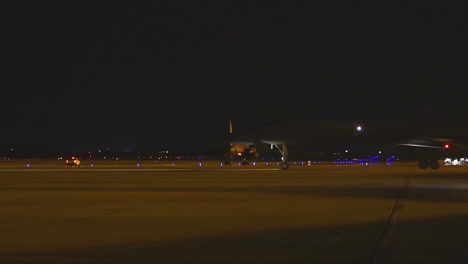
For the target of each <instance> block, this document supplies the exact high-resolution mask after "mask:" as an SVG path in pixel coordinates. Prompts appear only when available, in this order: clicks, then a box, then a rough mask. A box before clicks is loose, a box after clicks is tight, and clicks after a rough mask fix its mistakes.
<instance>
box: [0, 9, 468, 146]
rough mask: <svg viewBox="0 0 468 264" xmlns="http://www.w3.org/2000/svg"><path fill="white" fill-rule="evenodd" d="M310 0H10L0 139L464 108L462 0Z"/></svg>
mask: <svg viewBox="0 0 468 264" xmlns="http://www.w3.org/2000/svg"><path fill="white" fill-rule="evenodd" d="M64 2H66V3H64ZM317 2H319V1H307V2H305V1H304V2H303V1H283V2H282V3H283V4H278V3H279V1H245V2H244V1H7V3H6V4H3V6H4V7H2V13H3V15H2V20H1V21H2V22H1V31H2V41H1V42H2V44H1V45H2V49H1V52H2V54H1V57H2V66H3V67H2V75H1V76H2V89H1V91H2V96H1V99H0V103H1V104H0V110H1V113H2V125H1V130H0V148H1V150H6V149H10V148H18V149H35V150H79V149H98V148H102V147H107V146H110V147H112V148H115V149H119V150H122V151H133V150H140V149H164V148H165V149H170V150H173V151H193V150H210V149H213V148H216V146H218V144H219V142H220V138H222V137H223V136H224V135H225V133H226V132H227V129H228V122H229V120H233V122H234V125H235V128H237V129H239V130H240V129H244V130H247V129H255V128H257V127H261V126H264V125H265V124H269V123H271V122H276V121H278V122H281V121H282V120H285V119H290V118H307V119H310V120H323V119H326V120H347V121H352V120H359V121H360V122H363V121H364V122H365V121H375V120H393V121H395V120H397V121H398V120H402V121H412V120H415V121H417V120H434V122H437V121H438V120H443V119H458V120H465V119H467V116H468V111H467V109H466V107H465V106H466V105H467V101H468V91H467V89H468V82H467V69H468V67H467V65H466V62H467V61H468V58H467V54H468V52H467V47H468V45H467V44H468V43H467V40H468V39H467V36H468V34H467V33H468V32H467V22H466V21H467V20H466V11H467V4H466V1H386V3H387V4H383V3H382V2H381V1H369V2H364V1H320V3H317Z"/></svg>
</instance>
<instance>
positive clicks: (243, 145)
mask: <svg viewBox="0 0 468 264" xmlns="http://www.w3.org/2000/svg"><path fill="white" fill-rule="evenodd" d="M467 142H468V124H466V123H448V122H447V123H430V122H429V123H423V122H398V121H386V122H375V121H374V122H352V121H336V120H310V119H305V118H299V119H293V120H287V121H285V122H277V123H273V124H270V125H266V126H263V127H260V128H256V129H252V130H249V131H243V132H242V131H241V132H236V133H234V131H233V124H232V121H229V136H228V151H227V154H226V155H225V163H226V164H230V161H231V160H232V159H236V158H237V159H240V160H241V162H242V164H244V165H247V164H249V163H250V162H251V161H252V160H255V159H257V158H258V155H259V149H260V148H262V147H261V146H265V145H269V146H270V148H271V149H276V150H277V151H278V152H279V154H280V155H281V161H282V164H281V168H282V169H288V168H289V163H288V158H289V151H290V150H291V149H292V150H296V151H297V150H299V149H301V150H304V149H308V150H311V149H313V150H316V152H320V153H325V152H333V151H334V150H338V149H341V150H343V149H344V148H346V149H350V148H353V149H360V150H361V151H362V150H367V151H374V150H377V149H387V150H389V149H390V150H391V151H392V152H394V153H399V152H401V153H403V152H405V153H408V152H410V151H408V150H407V149H405V148H414V149H417V151H415V152H414V153H413V154H414V155H413V156H414V157H413V159H417V160H418V161H419V167H420V168H421V169H426V168H429V167H430V168H432V169H437V168H439V166H440V164H439V161H438V160H440V159H443V155H449V154H450V153H453V151H454V150H457V151H459V152H460V151H462V153H465V154H466V153H467V152H468V148H467V147H465V146H468V144H467ZM460 143H462V144H460ZM410 153H411V152H410Z"/></svg>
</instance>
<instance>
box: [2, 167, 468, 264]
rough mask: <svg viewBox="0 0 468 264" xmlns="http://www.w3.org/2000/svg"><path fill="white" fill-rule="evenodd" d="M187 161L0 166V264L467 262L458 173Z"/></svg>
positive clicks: (465, 178)
mask: <svg viewBox="0 0 468 264" xmlns="http://www.w3.org/2000/svg"><path fill="white" fill-rule="evenodd" d="M31 164H33V165H34V166H38V167H41V166H40V164H34V163H32V162H31ZM194 164H195V163H194ZM197 165H198V164H195V165H192V167H190V166H188V165H187V166H185V165H184V166H185V167H184V166H180V167H181V168H177V167H176V168H139V169H136V168H131V167H130V166H128V167H126V168H115V167H114V168H110V167H106V168H104V167H103V168H100V169H98V168H93V169H91V168H86V167H82V168H56V167H53V166H43V167H42V168H33V167H32V166H31V168H30V169H24V167H22V165H21V166H18V168H12V167H8V166H7V167H3V169H2V170H0V234H2V235H1V236H0V263H12V264H15V263H53V264H54V263H466V262H467V261H468V253H466V248H467V246H468V245H467V242H466V239H465V238H466V237H467V235H468V230H467V229H466V223H467V221H468V217H467V216H468V190H467V184H468V167H441V169H439V170H424V171H423V170H419V169H417V168H415V167H411V166H407V165H402V166H385V165H379V166H358V165H316V166H299V165H298V166H291V168H290V169H289V170H280V169H278V168H277V167H266V166H257V167H253V166H250V167H249V166H245V167H241V168H238V167H235V166H233V167H230V168H220V167H218V166H217V165H216V166H215V165H209V166H208V165H207V167H202V168H200V167H199V166H197ZM397 201H399V205H398V210H397V212H396V213H393V215H392V212H393V211H394V209H395V204H396V203H397ZM389 219H391V221H390V222H389ZM389 223H390V224H389ZM384 242H385V243H384Z"/></svg>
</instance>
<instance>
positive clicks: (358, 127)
mask: <svg viewBox="0 0 468 264" xmlns="http://www.w3.org/2000/svg"><path fill="white" fill-rule="evenodd" d="M356 130H357V131H362V126H356ZM11 150H12V151H13V149H11ZM107 150H109V148H107ZM99 152H101V150H99ZM345 152H348V150H346V151H345ZM379 153H381V152H380V151H379ZM375 158H378V156H374V159H375ZM393 158H395V157H394V156H393V157H391V158H390V159H393ZM370 160H372V159H370ZM366 161H367V160H366ZM387 161H389V160H387ZM360 162H362V161H360ZM313 163H314V164H315V163H316V162H313ZM318 163H321V162H318ZM334 163H336V162H334ZM339 163H342V162H339ZM280 164H281V163H280V162H276V165H280ZM297 164H298V162H294V165H297ZM300 164H301V165H305V164H306V163H305V162H304V161H302V162H300ZM171 165H172V167H174V166H175V164H174V163H172V164H171ZM241 165H242V162H239V163H238V166H241ZM252 165H254V166H256V165H257V163H256V162H253V163H252ZM265 165H267V166H268V165H270V163H269V162H265ZM307 165H312V161H310V160H309V161H307ZM90 166H91V167H94V164H93V163H91V164H90ZM136 166H137V167H138V168H139V167H140V166H141V164H140V163H137V164H136ZM198 166H199V167H202V166H203V163H201V162H199V163H198ZM220 166H224V163H221V164H220ZM26 167H27V168H30V167H31V165H30V164H29V163H28V164H26Z"/></svg>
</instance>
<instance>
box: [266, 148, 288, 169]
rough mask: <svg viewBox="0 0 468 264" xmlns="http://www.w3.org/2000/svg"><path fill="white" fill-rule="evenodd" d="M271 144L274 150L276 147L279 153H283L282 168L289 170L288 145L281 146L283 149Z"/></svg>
mask: <svg viewBox="0 0 468 264" xmlns="http://www.w3.org/2000/svg"><path fill="white" fill-rule="evenodd" d="M270 144H271V148H272V149H273V146H275V147H276V148H277V149H278V150H279V152H280V153H281V160H282V161H283V163H282V164H281V168H282V169H283V170H287V169H288V168H289V164H288V162H287V160H288V147H287V146H286V144H281V147H280V146H278V144H275V143H270Z"/></svg>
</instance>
